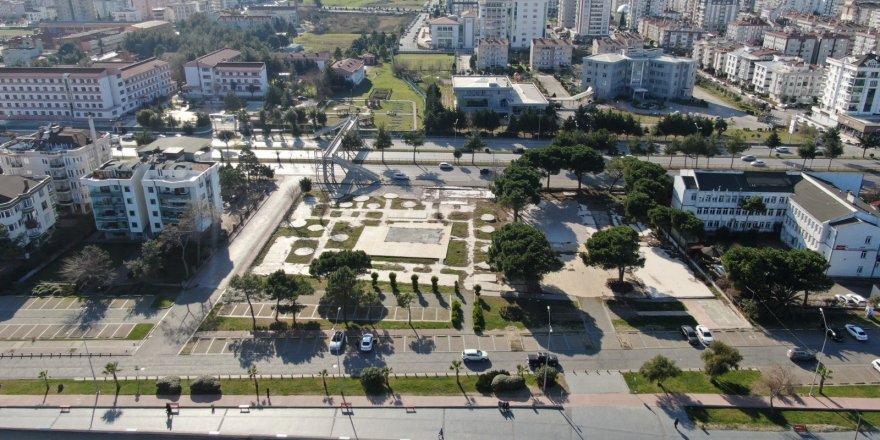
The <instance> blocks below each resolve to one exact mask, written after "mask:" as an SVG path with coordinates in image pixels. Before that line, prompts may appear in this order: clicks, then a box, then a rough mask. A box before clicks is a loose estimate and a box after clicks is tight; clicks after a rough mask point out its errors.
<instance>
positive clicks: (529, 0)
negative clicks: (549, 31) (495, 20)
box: [508, 0, 548, 49]
mask: <svg viewBox="0 0 880 440" xmlns="http://www.w3.org/2000/svg"><path fill="white" fill-rule="evenodd" d="M547 1H548V0H513V1H512V2H511V11H510V32H509V35H508V40H509V41H510V47H511V48H514V49H524V48H527V47H529V45H530V44H531V43H532V40H534V39H536V38H544V31H545V29H546V27H547Z"/></svg>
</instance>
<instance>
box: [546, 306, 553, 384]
mask: <svg viewBox="0 0 880 440" xmlns="http://www.w3.org/2000/svg"><path fill="white" fill-rule="evenodd" d="M547 328H549V329H550V331H549V332H548V333H547V356H545V359H544V394H547V370H549V369H550V368H549V367H550V337H551V336H553V326H552V325H551V324H550V306H547Z"/></svg>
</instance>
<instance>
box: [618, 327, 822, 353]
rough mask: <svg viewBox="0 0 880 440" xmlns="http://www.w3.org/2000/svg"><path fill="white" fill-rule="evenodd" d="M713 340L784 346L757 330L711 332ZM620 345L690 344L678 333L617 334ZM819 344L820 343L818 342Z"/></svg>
mask: <svg viewBox="0 0 880 440" xmlns="http://www.w3.org/2000/svg"><path fill="white" fill-rule="evenodd" d="M712 334H713V335H714V336H715V340H717V341H722V342H725V343H727V344H729V345H732V346H734V347H771V346H779V345H786V342H785V341H779V340H777V339H773V338H771V337H769V336H767V335H766V334H765V333H764V332H761V331H759V330H713V331H712ZM617 335H618V338H620V341H621V344H622V345H623V346H625V347H628V348H631V349H633V350H644V349H657V348H684V347H688V346H690V344H689V343H688V342H687V341H686V340H685V339H684V337H683V336H682V334H681V332H679V331H677V330H676V331H644V332H635V331H633V332H618V334H617ZM820 343H821V342H820Z"/></svg>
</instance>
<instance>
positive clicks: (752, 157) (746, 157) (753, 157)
mask: <svg viewBox="0 0 880 440" xmlns="http://www.w3.org/2000/svg"><path fill="white" fill-rule="evenodd" d="M740 159H742V160H743V162H752V161H754V160H756V159H757V157H755V156H752V155H751V154H747V155H745V156H743V157H741V158H740Z"/></svg>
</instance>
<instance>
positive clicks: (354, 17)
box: [313, 0, 415, 50]
mask: <svg viewBox="0 0 880 440" xmlns="http://www.w3.org/2000/svg"><path fill="white" fill-rule="evenodd" d="M355 1H358V0H355ZM383 6H384V5H383ZM414 14H415V13H410V14H405V15H393V14H378V13H372V12H371V13H367V14H360V13H354V12H344V11H333V12H328V13H324V14H321V15H320V19H319V20H317V21H316V22H315V23H314V24H315V31H316V33H318V34H321V35H328V34H329V35H332V34H345V33H355V34H369V33H370V32H373V31H376V32H386V33H392V32H393V33H395V34H397V35H400V34H401V33H402V31H403V29H404V28H405V27H406V25H407V24H408V23H409V22H410V21H411V20H412V18H413V15H414ZM313 22H314V20H313ZM395 46H396V45H395ZM346 48H348V46H345V47H344V48H343V50H344V49H346Z"/></svg>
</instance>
